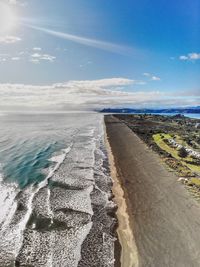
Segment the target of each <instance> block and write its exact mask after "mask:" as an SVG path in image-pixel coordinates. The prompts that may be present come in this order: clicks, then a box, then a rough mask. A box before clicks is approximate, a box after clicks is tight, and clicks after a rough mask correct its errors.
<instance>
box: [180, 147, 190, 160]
mask: <svg viewBox="0 0 200 267" xmlns="http://www.w3.org/2000/svg"><path fill="white" fill-rule="evenodd" d="M178 156H179V157H181V158H186V157H187V156H188V152H187V151H186V149H185V148H184V147H183V146H182V147H181V148H180V149H179V151H178Z"/></svg>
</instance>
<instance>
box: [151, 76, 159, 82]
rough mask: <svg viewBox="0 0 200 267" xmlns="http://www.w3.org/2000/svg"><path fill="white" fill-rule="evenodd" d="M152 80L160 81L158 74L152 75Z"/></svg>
mask: <svg viewBox="0 0 200 267" xmlns="http://www.w3.org/2000/svg"><path fill="white" fill-rule="evenodd" d="M151 80H152V81H160V78H159V77H157V76H152V77H151Z"/></svg>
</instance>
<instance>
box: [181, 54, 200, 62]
mask: <svg viewBox="0 0 200 267" xmlns="http://www.w3.org/2000/svg"><path fill="white" fill-rule="evenodd" d="M179 59H180V60H184V61H187V60H190V61H195V60H199V59H200V53H189V54H187V55H182V56H180V57H179Z"/></svg>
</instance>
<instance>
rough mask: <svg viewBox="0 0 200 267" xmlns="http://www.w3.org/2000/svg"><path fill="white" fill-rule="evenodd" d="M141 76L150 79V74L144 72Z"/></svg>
mask: <svg viewBox="0 0 200 267" xmlns="http://www.w3.org/2000/svg"><path fill="white" fill-rule="evenodd" d="M143 75H144V76H146V77H150V76H151V74H150V73H148V72H144V73H143Z"/></svg>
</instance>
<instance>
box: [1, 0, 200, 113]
mask: <svg viewBox="0 0 200 267" xmlns="http://www.w3.org/2000/svg"><path fill="white" fill-rule="evenodd" d="M196 105H200V0H193V1H191V0H176V1H172V0H140V1H139V0H137V1H136V0H124V1H119V0H87V1H86V0H67V1H66V0H59V1H55V0H42V1H41V0H0V109H3V110H7V109H30V110H36V109H50V110H67V109H96V108H104V107H115V106H118V107H138V108H140V107H142V108H144V107H146V108H149V107H174V106H196Z"/></svg>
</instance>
